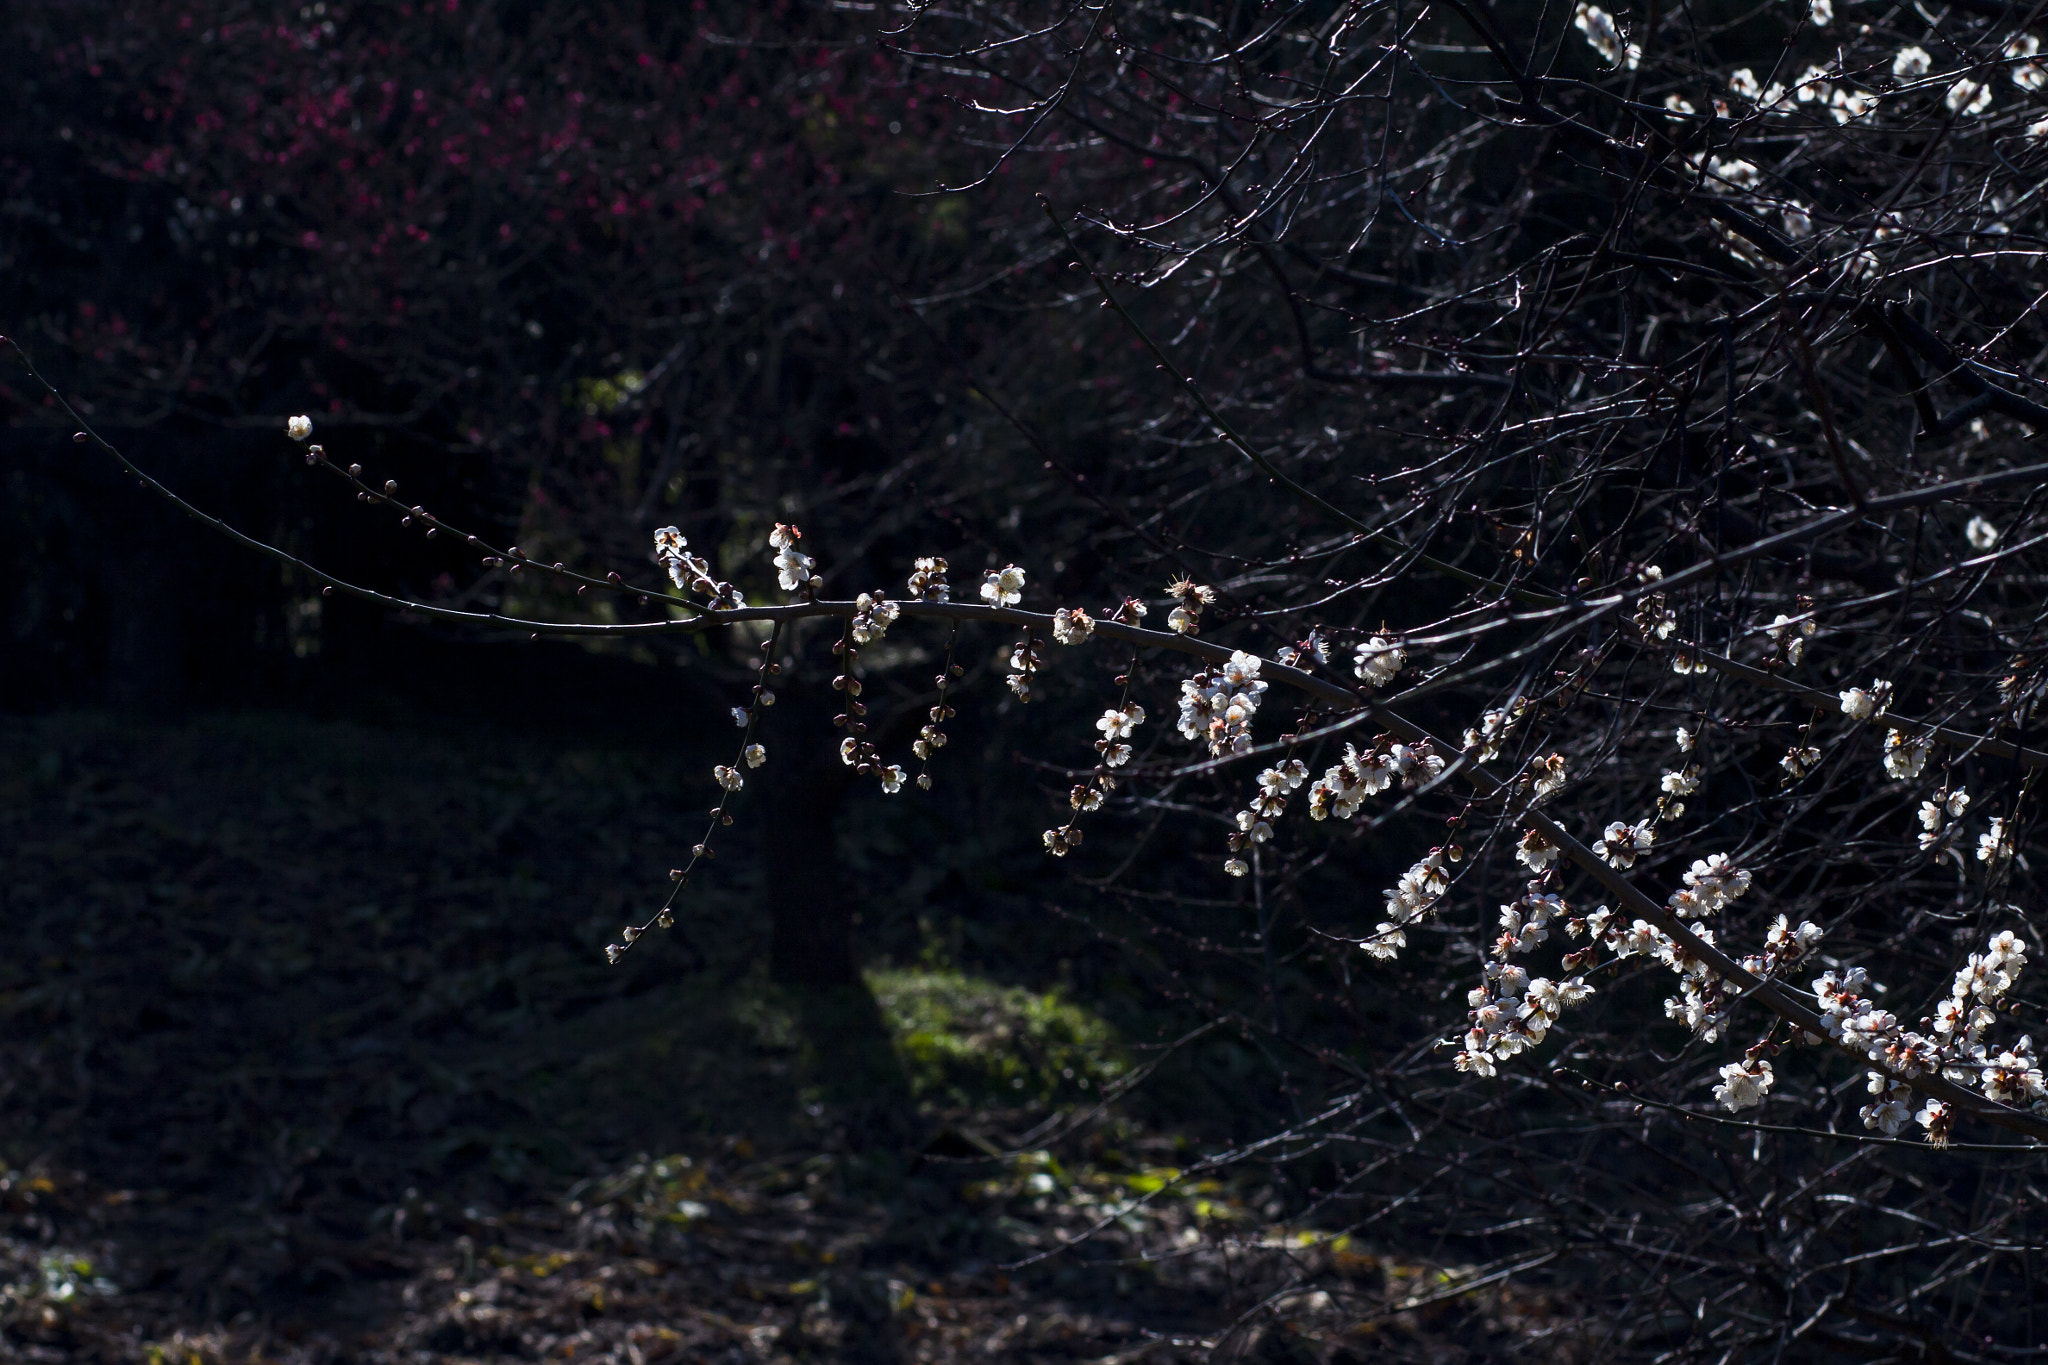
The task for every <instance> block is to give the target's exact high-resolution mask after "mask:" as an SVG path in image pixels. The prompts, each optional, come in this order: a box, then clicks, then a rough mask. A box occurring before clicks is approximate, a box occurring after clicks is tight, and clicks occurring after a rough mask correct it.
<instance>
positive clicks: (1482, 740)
mask: <svg viewBox="0 0 2048 1365" xmlns="http://www.w3.org/2000/svg"><path fill="white" fill-rule="evenodd" d="M1528 709H1529V703H1528V702H1527V701H1526V700H1525V699H1523V698H1519V697H1518V698H1516V699H1515V702H1514V704H1513V705H1512V706H1510V707H1509V708H1508V709H1506V710H1504V711H1488V712H1486V713H1485V714H1484V715H1482V716H1481V717H1480V718H1479V725H1478V727H1477V728H1475V729H1469V730H1467V731H1465V738H1464V744H1463V746H1462V747H1463V748H1464V751H1465V752H1466V753H1468V754H1471V755H1472V756H1473V757H1475V758H1477V759H1478V760H1479V761H1480V762H1481V763H1487V762H1491V761H1492V760H1493V759H1496V758H1499V757H1500V746H1501V745H1502V744H1503V743H1504V742H1506V740H1507V738H1508V736H1509V735H1510V734H1512V733H1513V732H1514V729H1515V726H1516V725H1518V724H1520V723H1521V719H1522V716H1523V714H1524V713H1525V712H1527V711H1528Z"/></svg>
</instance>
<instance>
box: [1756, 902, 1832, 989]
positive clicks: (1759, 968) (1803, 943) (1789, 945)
mask: <svg viewBox="0 0 2048 1365" xmlns="http://www.w3.org/2000/svg"><path fill="white" fill-rule="evenodd" d="M1825 933H1826V931H1825V930H1823V929H1822V928H1821V927H1820V926H1819V925H1818V924H1815V923H1814V922H1813V921H1812V920H1802V921H1801V922H1800V923H1799V925H1798V927H1797V928H1795V927H1793V924H1792V921H1791V920H1789V919H1787V918H1786V917H1785V916H1783V915H1780V916H1778V918H1777V920H1776V921H1775V922H1773V923H1772V925H1771V927H1770V928H1769V929H1767V930H1765V931H1764V950H1763V951H1762V952H1761V953H1749V954H1747V955H1745V956H1744V957H1743V959H1742V967H1743V970H1744V971H1747V972H1748V973H1749V974H1750V975H1751V976H1758V977H1776V976H1783V975H1784V974H1785V973H1786V972H1787V971H1788V970H1790V969H1791V968H1793V967H1795V966H1797V965H1798V964H1799V963H1800V962H1801V961H1803V960H1804V959H1805V957H1806V955H1807V954H1808V953H1811V952H1812V951H1813V950H1814V947H1815V946H1816V945H1818V944H1819V943H1820V941H1821V938H1822V937H1823V936H1824V934H1825Z"/></svg>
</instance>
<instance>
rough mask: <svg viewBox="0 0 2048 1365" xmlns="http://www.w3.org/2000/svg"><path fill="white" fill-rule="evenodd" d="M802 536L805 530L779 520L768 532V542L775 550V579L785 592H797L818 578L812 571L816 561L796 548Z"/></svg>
mask: <svg viewBox="0 0 2048 1365" xmlns="http://www.w3.org/2000/svg"><path fill="white" fill-rule="evenodd" d="M802 537H803V532H801V531H799V530H797V529H796V527H794V526H784V525H783V524H782V523H781V522H777V523H776V524H775V529H774V530H773V531H770V532H769V533H768V544H769V545H770V546H771V547H773V548H774V550H775V581H776V582H777V583H778V584H780V585H781V587H782V590H783V591H784V592H795V591H796V590H797V589H798V588H801V587H803V586H804V585H805V584H806V583H812V582H814V581H815V580H816V579H817V575H816V574H815V573H813V572H812V569H813V568H814V567H815V561H813V560H812V558H811V557H810V556H809V555H807V554H805V553H804V552H803V551H802V550H799V549H797V548H796V543H797V541H798V540H800V539H801V538H802Z"/></svg>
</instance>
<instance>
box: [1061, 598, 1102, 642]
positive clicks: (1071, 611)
mask: <svg viewBox="0 0 2048 1365" xmlns="http://www.w3.org/2000/svg"><path fill="white" fill-rule="evenodd" d="M1094 633H1095V618H1094V617H1092V616H1090V615H1089V614H1088V613H1087V612H1086V611H1085V610H1084V609H1082V608H1080V607H1061V608H1060V609H1059V610H1058V611H1056V612H1054V613H1053V614H1052V638H1053V639H1055V640H1057V641H1059V642H1060V643H1061V644H1063V645H1078V644H1080V643H1082V642H1083V641H1085V640H1086V639H1087V638H1088V637H1089V636H1091V635H1093V634H1094Z"/></svg>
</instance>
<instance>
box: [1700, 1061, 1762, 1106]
mask: <svg viewBox="0 0 2048 1365" xmlns="http://www.w3.org/2000/svg"><path fill="white" fill-rule="evenodd" d="M1775 1080H1777V1075H1776V1073H1775V1072H1773V1071H1772V1070H1771V1064H1770V1063H1769V1062H1768V1061H1765V1060H1764V1059H1763V1058H1761V1057H1745V1058H1743V1059H1742V1060H1741V1061H1739V1062H1730V1063H1728V1064H1727V1065H1726V1066H1724V1067H1722V1068H1721V1082H1720V1084H1718V1085H1716V1086H1715V1087H1714V1098H1715V1099H1717V1100H1719V1101H1720V1102H1721V1107H1722V1108H1723V1109H1726V1110H1728V1111H1729V1112H1730V1113H1735V1112H1738V1111H1740V1110H1743V1109H1754V1108H1756V1106H1758V1105H1759V1104H1762V1103H1763V1102H1764V1096H1765V1095H1766V1094H1767V1093H1769V1091H1770V1088H1771V1083H1772V1082H1773V1081H1775Z"/></svg>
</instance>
